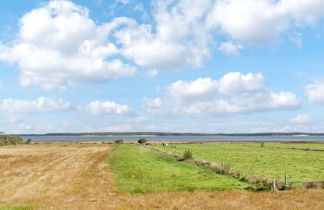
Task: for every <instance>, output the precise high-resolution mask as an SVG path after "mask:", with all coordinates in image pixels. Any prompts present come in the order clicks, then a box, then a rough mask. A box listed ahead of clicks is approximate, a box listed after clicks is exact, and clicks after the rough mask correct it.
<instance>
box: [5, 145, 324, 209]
mask: <svg viewBox="0 0 324 210" xmlns="http://www.w3.org/2000/svg"><path fill="white" fill-rule="evenodd" d="M111 147H112V146H109V145H26V146H11V147H0V206H8V205H9V206H17V205H37V206H39V207H41V208H43V209H324V199H323V197H324V190H303V191H286V192H277V193H272V192H262V193H252V192H242V191H240V192H171V193H150V194H146V195H142V194H135V195H134V194H133V195H130V194H127V193H118V192H117V189H116V187H115V185H114V179H113V175H112V174H111V173H110V170H109V165H108V163H107V156H108V155H109V152H110V149H111Z"/></svg>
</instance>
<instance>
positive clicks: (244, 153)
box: [158, 143, 324, 182]
mask: <svg viewBox="0 0 324 210" xmlns="http://www.w3.org/2000/svg"><path fill="white" fill-rule="evenodd" d="M258 145H260V143H259V144H258ZM266 145H267V143H266ZM158 147H159V148H162V149H166V150H169V151H172V152H175V153H178V154H183V153H184V151H185V150H188V149H189V150H191V151H192V153H193V156H194V158H195V159H201V160H207V161H210V162H214V163H219V164H220V163H221V161H222V160H224V162H225V164H228V165H230V166H231V167H232V168H234V169H236V170H239V171H241V172H243V173H244V174H250V175H253V176H256V177H267V178H271V179H279V180H283V179H284V175H285V173H287V174H288V178H289V181H294V182H304V181H319V180H324V152H314V151H302V150H288V149H273V148H267V147H260V146H258V147H249V146H244V145H242V144H237V143H235V144H224V143H223V144H222V143H219V144H178V145H177V147H176V148H171V147H169V146H168V147H163V146H158Z"/></svg>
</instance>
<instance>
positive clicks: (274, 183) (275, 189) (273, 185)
mask: <svg viewBox="0 0 324 210" xmlns="http://www.w3.org/2000/svg"><path fill="white" fill-rule="evenodd" d="M272 190H273V191H278V189H277V186H276V180H275V179H274V180H273V181H272Z"/></svg>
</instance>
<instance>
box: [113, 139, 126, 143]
mask: <svg viewBox="0 0 324 210" xmlns="http://www.w3.org/2000/svg"><path fill="white" fill-rule="evenodd" d="M115 143H116V144H122V143H124V140H123V139H116V140H115Z"/></svg>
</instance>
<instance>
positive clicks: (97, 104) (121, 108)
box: [79, 101, 134, 116]
mask: <svg viewBox="0 0 324 210" xmlns="http://www.w3.org/2000/svg"><path fill="white" fill-rule="evenodd" d="M79 111H81V112H85V113H87V114H89V115H92V116H98V115H133V114H134V112H133V110H132V109H131V108H130V107H129V106H127V105H123V104H118V103H116V102H114V101H93V102H91V103H89V104H88V105H86V106H84V107H80V108H79Z"/></svg>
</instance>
